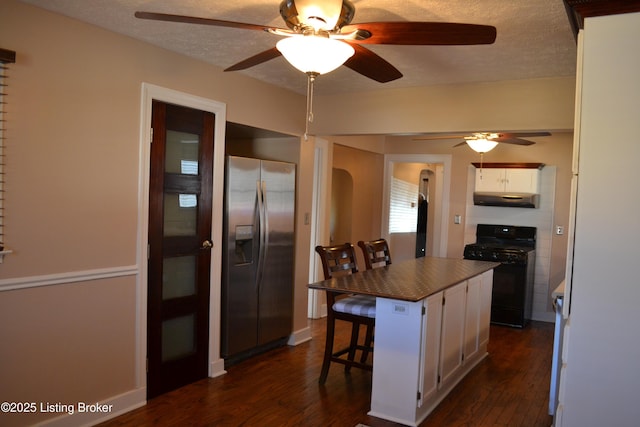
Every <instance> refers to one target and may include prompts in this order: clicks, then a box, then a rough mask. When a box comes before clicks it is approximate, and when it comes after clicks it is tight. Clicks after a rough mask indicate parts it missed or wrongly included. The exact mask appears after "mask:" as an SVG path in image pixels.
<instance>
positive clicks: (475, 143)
mask: <svg viewBox="0 0 640 427" xmlns="http://www.w3.org/2000/svg"><path fill="white" fill-rule="evenodd" d="M467 145H468V146H469V147H471V149H472V150H473V151H476V152H478V153H486V152H488V151H491V150H493V149H494V148H496V145H498V143H497V142H496V141H493V140H490V139H486V138H478V139H467Z"/></svg>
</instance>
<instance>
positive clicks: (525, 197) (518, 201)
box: [473, 191, 539, 208]
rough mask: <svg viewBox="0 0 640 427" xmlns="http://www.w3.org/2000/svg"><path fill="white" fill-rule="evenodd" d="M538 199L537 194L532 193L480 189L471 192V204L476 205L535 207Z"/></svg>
mask: <svg viewBox="0 0 640 427" xmlns="http://www.w3.org/2000/svg"><path fill="white" fill-rule="evenodd" d="M538 200H539V196H538V194H533V193H492V192H481V191H476V192H474V193H473V204H474V205H478V206H504V207H511V208H537V207H538Z"/></svg>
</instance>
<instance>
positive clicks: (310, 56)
mask: <svg viewBox="0 0 640 427" xmlns="http://www.w3.org/2000/svg"><path fill="white" fill-rule="evenodd" d="M276 48H277V49H278V50H279V51H280V53H282V55H283V56H284V57H285V59H286V60H287V61H289V63H290V64H291V65H293V66H294V67H296V68H297V69H298V70H300V71H302V72H303V73H306V74H310V73H311V74H326V73H328V72H331V71H333V70H335V69H336V68H338V67H339V66H341V65H342V64H344V63H345V62H346V61H347V60H348V59H349V58H350V57H352V56H353V54H354V53H355V50H354V48H353V47H352V46H350V45H348V44H347V43H345V42H342V41H340V40H334V39H331V38H328V37H324V36H318V35H304V36H303V35H295V36H291V37H287V38H284V39H282V40H280V41H279V42H278V43H277V44H276Z"/></svg>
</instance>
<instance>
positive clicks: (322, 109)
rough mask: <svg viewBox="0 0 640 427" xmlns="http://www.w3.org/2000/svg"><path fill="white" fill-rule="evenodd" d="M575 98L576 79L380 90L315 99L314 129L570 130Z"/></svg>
mask: <svg viewBox="0 0 640 427" xmlns="http://www.w3.org/2000/svg"><path fill="white" fill-rule="evenodd" d="M574 98H575V77H563V78H548V79H534V80H517V81H503V82H492V83H477V84H464V85H442V86H429V87H418V88H416V87H414V88H404V89H387V88H385V87H384V85H383V84H381V85H380V90H379V91H375V92H363V93H357V94H353V93H350V94H347V95H346V96H345V95H325V96H321V95H316V96H314V102H315V107H314V108H315V111H316V113H315V117H316V120H315V121H314V129H317V132H318V133H319V134H326V135H332V134H333V135H360V134H365V135H376V134H378V135H385V134H405V135H406V134H408V133H412V132H478V131H490V130H499V131H509V130H536V129H543V130H567V129H573V112H574V111H573V110H574ZM345 117H346V118H347V120H345ZM358 141H359V140H358ZM349 145H351V144H349ZM369 149H372V150H374V151H378V150H377V149H374V148H372V147H370V148H369Z"/></svg>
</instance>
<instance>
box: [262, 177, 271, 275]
mask: <svg viewBox="0 0 640 427" xmlns="http://www.w3.org/2000/svg"><path fill="white" fill-rule="evenodd" d="M267 200H268V198H267V183H266V181H262V210H263V212H264V232H263V234H262V239H263V243H264V246H263V247H264V250H263V251H262V252H263V253H262V266H261V267H260V270H261V271H264V264H265V263H266V261H267V256H268V255H269V207H268V205H267Z"/></svg>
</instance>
